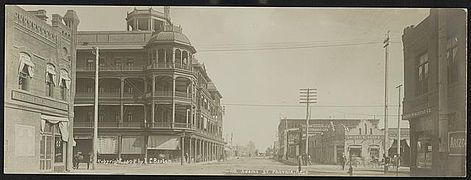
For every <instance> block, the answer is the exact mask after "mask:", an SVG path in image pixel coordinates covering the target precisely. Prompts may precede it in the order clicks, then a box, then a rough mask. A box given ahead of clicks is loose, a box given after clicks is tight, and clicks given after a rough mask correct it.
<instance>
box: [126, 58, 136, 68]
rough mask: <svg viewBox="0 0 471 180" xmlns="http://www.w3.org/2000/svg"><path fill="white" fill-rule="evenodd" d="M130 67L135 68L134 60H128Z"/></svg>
mask: <svg viewBox="0 0 471 180" xmlns="http://www.w3.org/2000/svg"><path fill="white" fill-rule="evenodd" d="M126 65H127V66H128V67H133V66H134V60H132V59H128V63H127V64H126Z"/></svg>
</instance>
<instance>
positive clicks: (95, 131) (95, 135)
mask: <svg viewBox="0 0 471 180" xmlns="http://www.w3.org/2000/svg"><path fill="white" fill-rule="evenodd" d="M93 49H94V50H95V58H96V59H95V104H94V106H95V110H94V123H93V164H92V165H93V166H92V168H93V169H94V170H95V167H96V163H97V158H98V157H97V154H98V153H97V152H98V70H99V69H98V60H99V56H100V54H99V51H100V50H99V48H98V47H93Z"/></svg>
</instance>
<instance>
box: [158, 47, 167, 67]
mask: <svg viewBox="0 0 471 180" xmlns="http://www.w3.org/2000/svg"><path fill="white" fill-rule="evenodd" d="M157 58H158V57H157ZM164 67H167V49H164Z"/></svg>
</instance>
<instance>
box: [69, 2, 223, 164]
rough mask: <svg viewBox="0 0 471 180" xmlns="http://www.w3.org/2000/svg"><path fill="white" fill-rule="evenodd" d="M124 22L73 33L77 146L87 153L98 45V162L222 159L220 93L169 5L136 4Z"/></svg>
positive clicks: (89, 142)
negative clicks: (75, 36)
mask: <svg viewBox="0 0 471 180" xmlns="http://www.w3.org/2000/svg"><path fill="white" fill-rule="evenodd" d="M126 23H127V30H125V31H80V32H78V42H77V46H78V50H77V51H78V52H77V84H79V85H80V86H77V90H76V91H77V94H76V97H75V115H76V117H77V118H76V121H75V125H74V129H75V132H74V137H75V139H76V141H77V148H76V151H81V152H85V153H88V152H91V151H92V136H93V111H94V108H93V103H94V78H95V76H94V73H95V55H94V54H92V52H93V50H92V47H98V48H99V49H100V53H99V89H98V91H99V118H98V121H99V123H98V126H99V129H98V139H99V142H98V143H99V145H98V154H99V155H98V159H100V160H102V159H108V160H109V159H113V160H114V159H119V158H121V159H123V160H129V159H140V160H146V161H148V162H149V163H153V162H156V161H160V160H163V159H165V160H172V161H173V162H175V161H178V162H179V161H180V160H183V159H184V157H188V158H189V159H190V160H191V161H190V162H199V161H209V160H216V159H218V158H220V157H221V156H222V154H223V150H224V141H223V138H222V123H223V120H222V115H223V110H222V106H221V104H220V101H221V98H222V96H221V94H220V93H219V91H218V90H217V88H216V86H215V85H214V84H213V83H212V82H211V79H210V78H209V76H208V75H207V73H206V69H205V66H204V65H203V64H201V63H200V62H198V60H197V59H196V58H195V57H194V54H195V53H196V49H195V48H194V47H193V46H192V45H191V43H190V41H189V39H188V38H187V37H186V36H185V35H184V34H183V32H182V28H181V27H180V26H176V25H174V24H173V23H172V21H171V20H170V9H169V8H168V7H165V8H164V13H162V12H159V11H156V10H154V9H151V8H150V9H134V10H133V11H132V12H130V13H128V14H127V16H126Z"/></svg>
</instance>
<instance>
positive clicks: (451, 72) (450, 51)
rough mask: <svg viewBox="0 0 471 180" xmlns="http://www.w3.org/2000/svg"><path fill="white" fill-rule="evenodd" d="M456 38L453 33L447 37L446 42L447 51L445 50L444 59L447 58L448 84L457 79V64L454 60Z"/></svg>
mask: <svg viewBox="0 0 471 180" xmlns="http://www.w3.org/2000/svg"><path fill="white" fill-rule="evenodd" d="M457 45H458V38H457V37H456V36H455V35H451V36H450V37H449V38H448V43H447V52H446V60H447V64H448V66H447V79H448V84H452V83H455V82H457V80H458V65H457V62H456V55H457V52H458V47H457Z"/></svg>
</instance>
